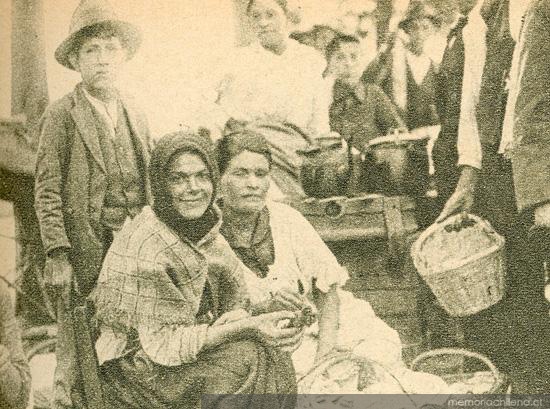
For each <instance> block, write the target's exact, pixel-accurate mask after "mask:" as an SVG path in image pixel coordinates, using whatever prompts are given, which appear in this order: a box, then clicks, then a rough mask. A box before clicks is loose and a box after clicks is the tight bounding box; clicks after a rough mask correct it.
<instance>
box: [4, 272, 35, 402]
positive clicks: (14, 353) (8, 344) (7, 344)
mask: <svg viewBox="0 0 550 409" xmlns="http://www.w3.org/2000/svg"><path fill="white" fill-rule="evenodd" d="M30 390H31V376H30V370H29V365H28V363H27V359H26V358H25V354H24V352H23V346H22V343H21V334H20V331H19V326H18V324H17V322H16V320H15V310H14V307H13V303H12V301H11V296H10V293H9V291H8V287H7V286H6V284H5V283H4V282H3V281H0V408H10V409H24V408H26V407H27V402H28V401H29V394H30Z"/></svg>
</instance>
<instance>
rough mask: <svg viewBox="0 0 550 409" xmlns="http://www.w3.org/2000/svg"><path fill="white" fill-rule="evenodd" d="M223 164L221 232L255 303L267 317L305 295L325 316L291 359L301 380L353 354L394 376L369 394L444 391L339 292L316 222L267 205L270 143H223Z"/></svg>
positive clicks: (251, 139)
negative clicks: (332, 357) (335, 357)
mask: <svg viewBox="0 0 550 409" xmlns="http://www.w3.org/2000/svg"><path fill="white" fill-rule="evenodd" d="M218 165H219V169H220V172H221V174H222V178H221V184H220V186H221V188H220V196H221V199H220V201H221V204H222V214H223V223H222V227H221V230H220V231H221V233H222V234H223V235H224V237H225V238H226V239H227V241H228V243H229V245H230V246H231V247H232V248H233V250H234V251H235V253H236V254H237V255H238V256H239V258H240V259H241V260H242V261H243V263H244V264H245V265H246V266H247V267H248V268H249V270H250V271H247V272H245V281H246V283H247V288H248V291H247V292H248V295H249V297H250V298H251V301H252V304H253V305H255V306H256V309H257V311H265V309H264V308H262V307H263V306H265V305H270V303H271V304H273V303H274V304H277V303H278V304H279V305H287V306H288V305H295V306H296V305H299V303H297V302H296V300H298V301H301V300H302V301H301V302H304V301H303V297H305V299H306V300H307V301H306V304H308V305H310V306H314V307H316V309H317V310H318V311H319V314H318V322H317V324H316V325H312V326H311V327H309V328H308V330H306V332H305V334H304V335H303V340H302V343H301V345H300V346H299V347H298V349H297V350H296V351H294V353H293V354H292V361H293V363H294V368H295V370H296V375H297V377H298V379H300V378H301V377H302V376H303V375H305V374H307V373H308V371H310V370H311V369H312V368H314V367H315V366H316V364H318V363H320V362H321V361H322V359H323V357H325V356H326V355H327V354H330V353H331V352H334V351H351V352H352V353H354V354H355V355H358V356H361V357H363V358H366V359H368V360H370V361H375V362H376V363H378V364H379V365H381V366H382V367H384V368H385V373H386V376H387V375H388V374H391V375H389V378H386V380H385V381H384V382H382V381H380V382H379V383H375V384H373V385H376V386H373V388H375V387H378V388H379V389H371V390H370V392H369V393H396V392H400V391H401V392H402V391H407V392H410V393H425V394H426V393H438V392H443V390H444V389H443V387H444V385H445V383H444V382H443V381H442V380H441V379H439V378H438V377H434V376H431V375H429V374H422V373H418V372H413V371H410V370H409V369H407V368H406V366H405V364H404V363H403V361H402V359H401V341H400V339H399V335H398V334H397V332H396V331H395V330H393V329H392V328H390V327H389V326H388V325H387V324H386V323H384V322H383V321H382V320H381V319H379V318H378V317H377V316H376V314H375V313H374V311H373V309H372V307H371V306H370V304H369V303H367V302H366V301H364V300H361V299H357V298H355V297H354V296H353V295H352V294H351V293H349V292H347V291H345V290H343V289H342V288H341V287H342V286H343V285H344V284H345V283H346V281H347V279H348V274H347V272H346V270H345V269H344V268H343V267H342V266H340V264H339V263H338V261H337V260H336V257H335V256H334V255H333V254H332V252H331V251H330V250H329V248H328V247H327V246H326V245H325V243H324V242H323V241H322V239H321V238H320V237H319V235H318V234H317V232H316V231H315V230H314V228H313V227H312V226H311V224H310V223H309V222H308V221H307V220H306V219H305V218H304V217H303V216H302V215H301V214H300V213H299V212H298V211H296V210H294V209H293V208H291V207H290V206H288V205H286V204H283V203H278V202H274V201H271V200H267V199H266V195H267V191H268V189H269V183H270V182H269V174H270V172H271V166H272V156H271V152H270V148H269V144H268V143H267V142H266V141H265V138H263V137H262V135H260V134H258V133H255V132H253V131H250V130H245V131H242V132H241V133H239V134H231V135H228V136H226V137H224V138H223V139H222V140H220V141H219V143H218ZM252 272H253V273H255V274H253V273H252ZM252 310H254V308H253V309H252ZM395 380H398V383H399V385H401V386H399V387H398V386H397V385H396V384H395ZM375 391H376V392H375ZM382 391H383V392H382ZM311 393H316V392H315V391H311ZM330 393H333V392H330ZM348 393H350V392H348ZM355 393H360V392H359V391H357V392H355Z"/></svg>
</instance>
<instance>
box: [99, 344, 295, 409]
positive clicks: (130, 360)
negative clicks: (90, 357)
mask: <svg viewBox="0 0 550 409" xmlns="http://www.w3.org/2000/svg"><path fill="white" fill-rule="evenodd" d="M102 383H103V384H104V385H103V390H104V395H105V401H106V404H107V408H106V409H109V408H112V409H115V408H117V409H118V408H127V409H131V408H133V409H139V408H148V409H171V408H179V409H186V408H189V409H192V408H205V409H206V408H209V409H214V408H217V409H218V408H220V409H221V408H235V409H238V408H242V409H245V408H247V409H248V408H255V409H256V408H257V409H262V408H265V409H267V408H270V409H271V408H272V409H290V408H293V407H294V403H295V402H294V399H293V398H292V397H287V396H286V395H293V394H296V375H295V373H294V367H293V365H292V360H291V358H290V354H288V353H284V352H280V351H277V350H273V349H270V348H267V347H265V346H263V345H262V344H260V343H259V342H256V341H253V340H242V341H232V342H227V343H224V344H221V345H219V346H218V347H216V348H213V349H210V350H207V351H204V352H202V353H200V354H199V356H198V357H197V360H196V362H192V363H186V364H182V365H179V366H174V367H166V366H162V365H158V364H156V363H154V362H153V361H151V359H150V358H149V357H148V356H147V355H146V354H145V352H143V350H142V349H141V348H139V349H138V350H137V351H136V352H135V353H132V354H129V355H126V356H124V357H121V358H118V359H116V360H113V361H108V362H106V363H105V364H103V366H102ZM203 395H210V396H207V397H204V396H203ZM243 395H248V396H243ZM250 395H253V396H250ZM259 395H272V396H271V398H272V399H268V397H267V396H259ZM201 397H202V398H203V399H204V400H203V401H202V405H201Z"/></svg>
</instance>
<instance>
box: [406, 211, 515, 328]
mask: <svg viewBox="0 0 550 409" xmlns="http://www.w3.org/2000/svg"><path fill="white" fill-rule="evenodd" d="M461 218H462V220H465V221H466V223H462V227H460V228H458V229H455V228H453V227H454V226H457V225H460V221H461ZM411 255H412V259H413V262H414V265H415V267H416V269H417V270H418V273H419V274H420V275H421V276H422V277H423V279H424V280H425V281H426V284H427V285H428V286H429V287H430V289H431V290H432V292H433V293H434V295H435V296H436V298H437V300H438V301H439V303H440V304H441V306H442V307H443V308H444V309H445V310H446V311H447V312H448V313H449V315H451V316H454V317H464V316H468V315H472V314H476V313H478V312H480V311H482V310H484V309H486V308H489V307H490V306H492V305H494V304H496V303H497V302H498V301H500V300H501V299H502V296H503V295H504V282H505V275H506V270H505V262H504V238H503V237H502V236H500V235H499V234H497V233H496V232H495V231H494V230H493V229H492V227H491V225H490V224H489V223H488V222H487V221H485V220H483V219H481V218H479V217H477V216H474V215H468V216H467V218H466V219H464V216H462V215H456V216H452V217H450V218H448V219H447V220H445V221H444V222H442V223H436V224H433V225H432V226H430V227H428V228H427V229H426V230H425V231H424V232H423V233H422V234H421V235H420V237H419V238H418V239H417V240H416V242H415V243H414V244H413V246H412V249H411Z"/></svg>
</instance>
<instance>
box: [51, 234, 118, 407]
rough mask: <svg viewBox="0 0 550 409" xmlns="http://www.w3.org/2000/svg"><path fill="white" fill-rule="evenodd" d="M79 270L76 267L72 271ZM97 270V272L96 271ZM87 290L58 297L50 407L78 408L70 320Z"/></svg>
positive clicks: (106, 237)
mask: <svg viewBox="0 0 550 409" xmlns="http://www.w3.org/2000/svg"><path fill="white" fill-rule="evenodd" d="M100 239H101V242H102V243H103V249H104V254H106V253H107V250H108V249H109V247H110V246H111V243H112V241H113V233H112V231H110V230H108V229H107V228H106V229H105V230H104V231H103V233H102V234H101V237H100ZM74 274H75V275H76V274H78V271H74ZM98 274H99V272H98ZM86 295H87V294H79V293H76V292H75V291H73V292H72V293H71V295H70V300H68V301H67V300H63V299H62V298H61V297H59V298H58V300H57V343H56V347H55V357H56V367H55V373H54V385H53V399H52V402H51V409H66V408H78V407H80V406H81V404H80V403H79V402H81V401H82V397H81V395H80V393H79V390H80V386H81V385H79V381H80V377H79V373H78V365H77V358H78V357H77V355H76V338H75V332H74V322H73V308H74V307H76V306H78V305H82V304H83V303H84V302H85V296H86Z"/></svg>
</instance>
